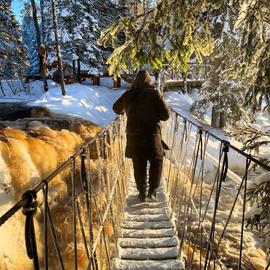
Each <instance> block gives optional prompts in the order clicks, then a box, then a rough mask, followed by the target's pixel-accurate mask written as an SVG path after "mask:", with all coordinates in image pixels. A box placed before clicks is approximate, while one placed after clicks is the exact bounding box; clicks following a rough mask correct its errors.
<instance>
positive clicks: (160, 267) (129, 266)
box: [113, 259, 184, 270]
mask: <svg viewBox="0 0 270 270" xmlns="http://www.w3.org/2000/svg"><path fill="white" fill-rule="evenodd" d="M113 269H114V270H115V269H117V270H182V269H184V265H183V264H182V263H181V262H180V261H179V260H162V261H155V260H145V261H135V260H134V261H132V260H119V259H117V260H115V261H114V268H113Z"/></svg>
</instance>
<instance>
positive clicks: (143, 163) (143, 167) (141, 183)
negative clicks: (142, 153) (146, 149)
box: [132, 158, 163, 194]
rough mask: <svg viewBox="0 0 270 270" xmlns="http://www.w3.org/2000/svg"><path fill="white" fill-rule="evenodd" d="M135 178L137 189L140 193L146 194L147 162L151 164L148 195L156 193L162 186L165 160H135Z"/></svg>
mask: <svg viewBox="0 0 270 270" xmlns="http://www.w3.org/2000/svg"><path fill="white" fill-rule="evenodd" d="M132 161H133V168H134V177H135V181H136V185H137V189H138V191H139V192H140V193H144V194H145V193H146V185H147V184H146V183H147V182H146V179H147V161H149V163H150V167H149V190H148V193H149V194H151V193H155V192H156V189H157V188H158V186H159V184H160V178H161V174H162V164H163V159H162V158H161V159H160V158H159V159H148V160H147V159H142V158H133V159H132Z"/></svg>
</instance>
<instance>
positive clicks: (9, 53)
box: [0, 0, 28, 78]
mask: <svg viewBox="0 0 270 270" xmlns="http://www.w3.org/2000/svg"><path fill="white" fill-rule="evenodd" d="M27 64H28V63H27V49H26V47H25V45H24V44H23V42H22V30H21V28H20V25H19V23H18V21H17V20H16V18H15V15H14V14H13V12H12V10H11V0H1V2H0V78H14V77H17V78H18V77H22V76H23V74H24V73H25V69H26V67H27Z"/></svg>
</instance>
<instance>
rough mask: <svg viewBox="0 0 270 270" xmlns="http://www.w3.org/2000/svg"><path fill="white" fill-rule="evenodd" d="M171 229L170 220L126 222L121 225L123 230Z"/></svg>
mask: <svg viewBox="0 0 270 270" xmlns="http://www.w3.org/2000/svg"><path fill="white" fill-rule="evenodd" d="M172 227H173V223H172V221H171V220H168V221H161V222H151V221H127V220H126V221H124V222H123V223H122V228H124V229H168V228H172Z"/></svg>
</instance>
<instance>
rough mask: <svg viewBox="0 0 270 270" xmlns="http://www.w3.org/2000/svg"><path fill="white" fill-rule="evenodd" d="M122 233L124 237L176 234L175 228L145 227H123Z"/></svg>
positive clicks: (168, 235) (151, 236) (154, 236)
mask: <svg viewBox="0 0 270 270" xmlns="http://www.w3.org/2000/svg"><path fill="white" fill-rule="evenodd" d="M122 234H123V237H124V238H162V237H172V236H174V235H175V231H174V229H172V228H170V229H160V230H154V229H145V230H134V229H123V230H122Z"/></svg>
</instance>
